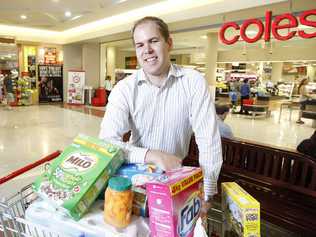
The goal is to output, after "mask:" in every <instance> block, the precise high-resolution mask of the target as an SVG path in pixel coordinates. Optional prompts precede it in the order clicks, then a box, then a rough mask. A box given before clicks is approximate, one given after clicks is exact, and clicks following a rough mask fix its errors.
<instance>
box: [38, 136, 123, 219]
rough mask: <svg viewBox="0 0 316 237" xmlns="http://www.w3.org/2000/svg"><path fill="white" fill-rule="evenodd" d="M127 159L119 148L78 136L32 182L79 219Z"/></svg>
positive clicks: (57, 204) (49, 198)
mask: <svg viewBox="0 0 316 237" xmlns="http://www.w3.org/2000/svg"><path fill="white" fill-rule="evenodd" d="M123 162H124V159H123V153H122V151H121V150H120V148H119V147H117V146H114V145H112V144H109V143H106V142H104V141H103V140H99V139H97V138H93V137H88V136H84V135H79V136H77V137H76V138H75V139H74V142H73V143H72V144H71V145H70V146H68V147H66V149H65V150H64V151H63V153H62V154H61V155H60V156H59V157H57V158H56V159H55V160H53V161H52V163H51V165H49V166H47V167H46V170H45V172H44V173H43V174H42V175H41V176H40V177H38V178H37V179H36V180H35V182H34V183H33V188H34V190H35V192H37V193H38V194H39V195H40V196H41V197H42V198H43V199H44V200H46V201H48V202H49V203H51V204H52V205H53V206H55V207H56V208H58V209H61V210H63V211H64V212H66V213H67V214H68V215H70V216H71V217H72V218H74V219H75V220H79V219H80V218H81V217H82V215H83V214H84V213H85V212H86V211H87V210H88V209H89V207H90V206H91V204H92V203H93V202H94V200H95V199H96V198H97V196H98V195H99V193H100V192H101V191H102V190H103V188H104V187H105V185H106V184H107V181H108V180H109V178H110V177H111V176H112V175H113V174H114V173H115V172H116V170H117V169H118V168H119V167H120V166H121V165H122V163H123Z"/></svg>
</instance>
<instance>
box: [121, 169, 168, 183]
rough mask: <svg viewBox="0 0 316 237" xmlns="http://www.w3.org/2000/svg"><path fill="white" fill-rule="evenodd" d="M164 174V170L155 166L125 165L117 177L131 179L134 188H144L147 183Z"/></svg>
mask: <svg viewBox="0 0 316 237" xmlns="http://www.w3.org/2000/svg"><path fill="white" fill-rule="evenodd" d="M162 173H163V170H161V169H159V168H158V167H156V166H155V165H150V164H124V165H122V166H121V167H120V168H119V169H118V171H117V172H116V175H118V176H123V177H126V178H128V179H130V180H131V182H132V184H133V186H144V185H145V184H146V183H147V182H149V181H151V180H153V179H154V178H155V177H158V176H160V175H161V174H162ZM144 187H145V186H144Z"/></svg>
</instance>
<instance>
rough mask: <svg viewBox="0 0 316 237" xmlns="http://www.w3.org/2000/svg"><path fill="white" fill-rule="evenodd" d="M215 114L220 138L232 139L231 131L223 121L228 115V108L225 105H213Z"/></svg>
mask: <svg viewBox="0 0 316 237" xmlns="http://www.w3.org/2000/svg"><path fill="white" fill-rule="evenodd" d="M215 108H216V114H217V125H218V129H219V133H220V134H221V137H224V138H230V139H232V138H233V137H234V135H233V132H232V129H231V128H230V126H229V125H228V124H226V123H225V122H224V121H225V119H226V117H227V115H228V113H229V107H228V106H227V105H215Z"/></svg>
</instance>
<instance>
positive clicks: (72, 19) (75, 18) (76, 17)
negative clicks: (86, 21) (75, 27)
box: [70, 15, 82, 21]
mask: <svg viewBox="0 0 316 237" xmlns="http://www.w3.org/2000/svg"><path fill="white" fill-rule="evenodd" d="M80 17H82V15H77V16H74V17H73V18H71V19H70V20H71V21H74V20H77V19H79V18H80Z"/></svg>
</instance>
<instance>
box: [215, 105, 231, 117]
mask: <svg viewBox="0 0 316 237" xmlns="http://www.w3.org/2000/svg"><path fill="white" fill-rule="evenodd" d="M215 110H216V114H218V115H222V114H224V113H228V112H229V106H228V105H215Z"/></svg>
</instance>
